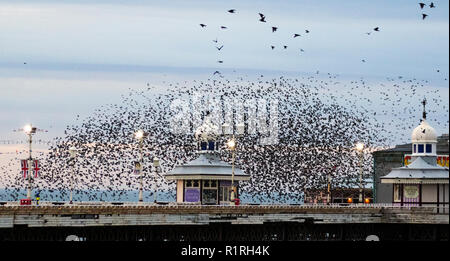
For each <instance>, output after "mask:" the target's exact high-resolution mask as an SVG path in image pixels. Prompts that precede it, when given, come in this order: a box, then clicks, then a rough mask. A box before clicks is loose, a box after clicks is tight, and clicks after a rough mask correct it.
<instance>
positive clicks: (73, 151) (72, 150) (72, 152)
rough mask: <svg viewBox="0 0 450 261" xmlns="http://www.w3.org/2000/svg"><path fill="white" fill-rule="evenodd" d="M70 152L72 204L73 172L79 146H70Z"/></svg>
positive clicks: (71, 198) (71, 194)
mask: <svg viewBox="0 0 450 261" xmlns="http://www.w3.org/2000/svg"><path fill="white" fill-rule="evenodd" d="M69 154H70V159H71V162H70V165H71V175H70V201H69V204H72V201H73V197H72V196H73V173H74V166H75V157H76V155H77V148H75V147H73V146H72V147H70V148H69Z"/></svg>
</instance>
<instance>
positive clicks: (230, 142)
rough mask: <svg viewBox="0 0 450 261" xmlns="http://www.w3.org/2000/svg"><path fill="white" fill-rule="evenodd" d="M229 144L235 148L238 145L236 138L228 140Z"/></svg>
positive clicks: (229, 146) (231, 147)
mask: <svg viewBox="0 0 450 261" xmlns="http://www.w3.org/2000/svg"><path fill="white" fill-rule="evenodd" d="M227 146H228V148H230V149H232V150H234V148H235V147H236V141H234V139H231V140H229V141H228V142H227Z"/></svg>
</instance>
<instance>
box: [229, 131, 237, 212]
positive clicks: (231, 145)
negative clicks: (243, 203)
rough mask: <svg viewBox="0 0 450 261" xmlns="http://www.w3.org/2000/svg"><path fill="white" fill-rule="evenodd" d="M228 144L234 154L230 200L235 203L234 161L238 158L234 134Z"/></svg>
mask: <svg viewBox="0 0 450 261" xmlns="http://www.w3.org/2000/svg"><path fill="white" fill-rule="evenodd" d="M227 146H228V148H229V149H230V150H231V154H232V156H231V158H232V160H231V162H232V163H231V164H232V165H231V195H230V201H231V204H233V201H234V197H235V187H234V161H235V159H236V140H235V138H234V135H233V138H232V139H231V140H229V141H228V142H227Z"/></svg>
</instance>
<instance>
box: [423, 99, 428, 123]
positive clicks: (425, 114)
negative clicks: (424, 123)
mask: <svg viewBox="0 0 450 261" xmlns="http://www.w3.org/2000/svg"><path fill="white" fill-rule="evenodd" d="M422 105H423V113H422V117H423V119H424V120H426V119H427V112H426V111H425V105H427V99H426V98H423V101H422Z"/></svg>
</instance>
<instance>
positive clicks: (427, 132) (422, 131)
mask: <svg viewBox="0 0 450 261" xmlns="http://www.w3.org/2000/svg"><path fill="white" fill-rule="evenodd" d="M411 140H412V143H423V142H431V143H436V142H437V134H436V131H435V130H434V128H433V127H431V126H430V125H428V122H427V121H426V120H422V122H421V123H420V125H419V126H417V127H416V128H415V129H414V130H413V132H412V134H411Z"/></svg>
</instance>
